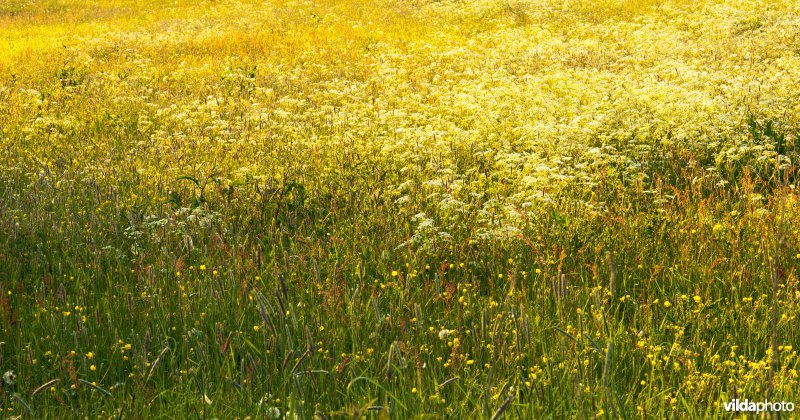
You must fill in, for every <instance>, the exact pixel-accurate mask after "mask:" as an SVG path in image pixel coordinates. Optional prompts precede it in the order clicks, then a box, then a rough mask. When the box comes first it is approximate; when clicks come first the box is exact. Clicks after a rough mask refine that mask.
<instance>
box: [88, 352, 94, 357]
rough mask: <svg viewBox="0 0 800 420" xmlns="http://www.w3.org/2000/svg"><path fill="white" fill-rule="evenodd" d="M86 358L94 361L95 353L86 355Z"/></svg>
mask: <svg viewBox="0 0 800 420" xmlns="http://www.w3.org/2000/svg"><path fill="white" fill-rule="evenodd" d="M86 358H87V359H94V353H92V352H89V353H86Z"/></svg>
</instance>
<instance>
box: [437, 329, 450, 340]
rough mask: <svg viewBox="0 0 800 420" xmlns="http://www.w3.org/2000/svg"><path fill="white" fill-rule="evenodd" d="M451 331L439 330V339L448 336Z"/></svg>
mask: <svg viewBox="0 0 800 420" xmlns="http://www.w3.org/2000/svg"><path fill="white" fill-rule="evenodd" d="M452 333H453V332H452V331H450V330H441V331H439V340H444V339H446V338H447V337H448V336H450V334H452Z"/></svg>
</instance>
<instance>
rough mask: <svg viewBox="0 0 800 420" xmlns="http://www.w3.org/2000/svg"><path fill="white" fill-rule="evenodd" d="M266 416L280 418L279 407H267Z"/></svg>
mask: <svg viewBox="0 0 800 420" xmlns="http://www.w3.org/2000/svg"><path fill="white" fill-rule="evenodd" d="M267 417H269V418H271V419H279V418H281V409H280V408H278V407H270V408H268V409H267Z"/></svg>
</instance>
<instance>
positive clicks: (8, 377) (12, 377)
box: [3, 370, 17, 386]
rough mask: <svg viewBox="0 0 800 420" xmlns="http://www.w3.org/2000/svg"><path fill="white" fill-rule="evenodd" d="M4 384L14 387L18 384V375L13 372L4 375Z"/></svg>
mask: <svg viewBox="0 0 800 420" xmlns="http://www.w3.org/2000/svg"><path fill="white" fill-rule="evenodd" d="M3 382H4V383H5V384H6V385H8V386H12V385H14V384H15V383H17V374H16V373H14V371H13V370H9V371H7V372H6V373H4V374H3Z"/></svg>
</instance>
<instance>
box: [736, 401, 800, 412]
mask: <svg viewBox="0 0 800 420" xmlns="http://www.w3.org/2000/svg"><path fill="white" fill-rule="evenodd" d="M723 404H724V405H725V411H746V412H755V413H763V412H766V411H770V412H777V411H788V412H792V411H794V403H793V402H785V401H774V402H773V401H767V400H764V401H749V400H748V399H743V400H740V399H738V398H736V399H733V400H730V402H726V403H723Z"/></svg>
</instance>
